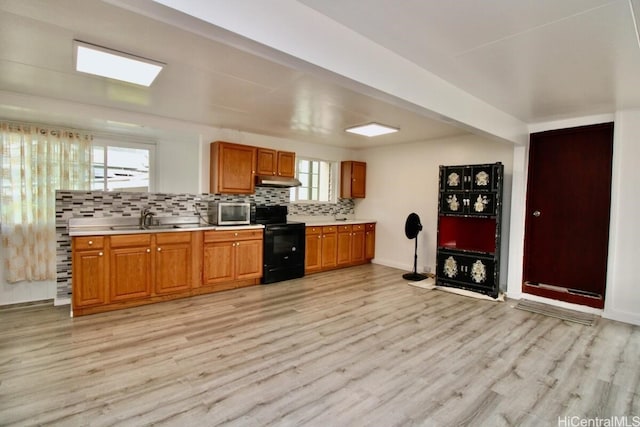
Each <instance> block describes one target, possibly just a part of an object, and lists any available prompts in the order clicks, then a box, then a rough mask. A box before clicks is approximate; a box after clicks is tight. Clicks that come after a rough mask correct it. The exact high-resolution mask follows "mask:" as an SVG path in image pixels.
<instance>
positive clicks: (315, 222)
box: [290, 217, 377, 227]
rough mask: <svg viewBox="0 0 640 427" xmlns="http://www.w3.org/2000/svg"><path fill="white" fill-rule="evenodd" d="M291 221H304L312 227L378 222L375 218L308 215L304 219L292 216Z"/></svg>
mask: <svg viewBox="0 0 640 427" xmlns="http://www.w3.org/2000/svg"><path fill="white" fill-rule="evenodd" d="M290 220H291V221H299V222H304V223H305V225H307V226H310V227H314V226H317V227H324V226H327V225H351V224H367V223H376V222H377V221H376V220H375V219H363V218H347V219H345V220H336V219H334V218H327V217H316V218H314V217H306V218H304V219H299V218H296V217H292V218H291V219H290Z"/></svg>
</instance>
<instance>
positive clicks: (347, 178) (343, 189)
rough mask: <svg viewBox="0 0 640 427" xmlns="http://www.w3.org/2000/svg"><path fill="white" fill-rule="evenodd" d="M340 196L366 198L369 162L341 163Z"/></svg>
mask: <svg viewBox="0 0 640 427" xmlns="http://www.w3.org/2000/svg"><path fill="white" fill-rule="evenodd" d="M340 179H341V183H340V197H341V198H364V197H365V195H366V181H367V164H366V163H364V162H355V161H344V162H342V163H340Z"/></svg>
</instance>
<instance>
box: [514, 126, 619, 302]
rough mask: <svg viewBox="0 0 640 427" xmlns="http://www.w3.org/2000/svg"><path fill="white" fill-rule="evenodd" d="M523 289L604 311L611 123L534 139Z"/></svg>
mask: <svg viewBox="0 0 640 427" xmlns="http://www.w3.org/2000/svg"><path fill="white" fill-rule="evenodd" d="M530 142H531V144H530V151H529V178H528V183H527V208H526V209H527V210H526V215H527V216H526V220H525V239H524V271H523V279H524V284H523V291H525V292H528V293H532V294H536V295H541V296H546V297H551V298H555V299H559V300H563V301H568V302H575V303H579V304H584V305H589V306H592V307H603V306H604V290H605V283H606V273H607V247H608V242H609V209H610V202H611V161H612V154H613V123H605V124H599V125H592V126H582V127H578V128H571V129H562V130H554V131H548V132H540V133H535V134H532V135H531V140H530Z"/></svg>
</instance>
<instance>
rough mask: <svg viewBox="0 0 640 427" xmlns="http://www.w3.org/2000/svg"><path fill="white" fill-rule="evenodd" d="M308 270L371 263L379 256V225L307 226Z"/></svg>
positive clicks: (306, 254) (307, 272) (306, 270)
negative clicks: (377, 251) (376, 241)
mask: <svg viewBox="0 0 640 427" xmlns="http://www.w3.org/2000/svg"><path fill="white" fill-rule="evenodd" d="M305 251H306V252H305V273H306V274H311V273H316V272H318V271H324V270H332V269H335V268H342V267H348V266H352V265H358V264H364V263H367V262H370V261H371V260H372V259H373V258H374V255H375V224H374V223H367V224H344V225H338V226H335V225H327V226H308V227H306V248H305Z"/></svg>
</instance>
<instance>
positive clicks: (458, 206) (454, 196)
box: [440, 191, 468, 215]
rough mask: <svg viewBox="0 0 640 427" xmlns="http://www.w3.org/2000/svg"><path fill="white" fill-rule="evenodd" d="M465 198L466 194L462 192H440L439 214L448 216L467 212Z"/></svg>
mask: <svg viewBox="0 0 640 427" xmlns="http://www.w3.org/2000/svg"><path fill="white" fill-rule="evenodd" d="M467 197H468V196H467V194H466V193H463V192H452V191H443V192H441V193H440V213H442V214H448V215H464V214H465V213H466V211H467V206H466V205H467Z"/></svg>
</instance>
